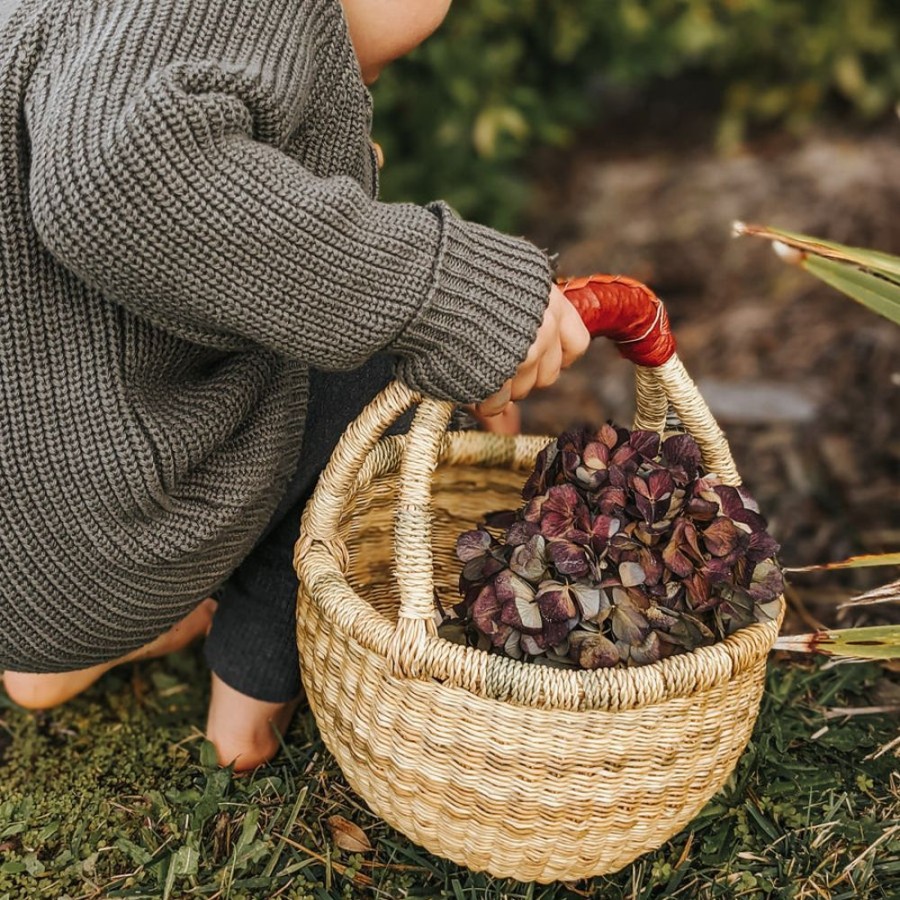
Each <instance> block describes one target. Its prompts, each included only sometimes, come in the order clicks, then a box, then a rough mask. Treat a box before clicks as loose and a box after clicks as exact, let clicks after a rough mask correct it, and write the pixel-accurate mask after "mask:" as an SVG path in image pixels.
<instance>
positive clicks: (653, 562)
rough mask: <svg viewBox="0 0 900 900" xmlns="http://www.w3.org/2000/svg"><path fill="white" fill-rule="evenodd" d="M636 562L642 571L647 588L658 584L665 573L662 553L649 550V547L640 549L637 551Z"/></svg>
mask: <svg viewBox="0 0 900 900" xmlns="http://www.w3.org/2000/svg"><path fill="white" fill-rule="evenodd" d="M637 561H638V562H639V563H640V564H641V568H642V569H643V570H644V584H645V585H648V586H649V585H654V584H659V582H660V581H661V579H662V577H663V575H664V574H665V571H666V569H665V566H664V565H663V559H662V553H661V552H660V551H659V550H651V549H650V548H649V547H641V549H640V550H638V559H637Z"/></svg>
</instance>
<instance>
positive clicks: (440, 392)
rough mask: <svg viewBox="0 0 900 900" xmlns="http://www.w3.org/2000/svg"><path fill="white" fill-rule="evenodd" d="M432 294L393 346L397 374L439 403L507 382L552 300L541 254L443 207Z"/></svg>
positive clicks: (463, 399) (471, 397)
mask: <svg viewBox="0 0 900 900" xmlns="http://www.w3.org/2000/svg"><path fill="white" fill-rule="evenodd" d="M427 208H428V209H429V210H430V211H431V212H432V213H434V214H435V215H436V216H437V217H438V218H439V219H440V221H441V239H440V243H439V247H438V253H437V258H436V264H435V269H434V276H433V287H432V292H431V296H430V297H429V298H428V299H427V300H426V302H425V303H424V304H423V306H422V308H421V310H420V312H419V314H418V315H417V316H416V317H415V318H414V319H413V321H412V322H410V324H409V325H407V326H406V328H405V329H404V330H403V332H402V333H401V334H400V336H399V337H398V338H397V339H396V340H395V341H394V342H393V343H392V345H391V348H390V349H391V351H392V352H394V353H396V354H397V355H399V356H401V357H402V359H401V361H400V362H399V364H398V366H397V376H398V377H399V378H400V379H402V380H403V381H404V382H405V383H406V384H407V385H409V386H410V387H411V388H413V389H414V390H419V391H422V392H423V393H425V394H427V395H429V396H431V397H437V398H439V399H442V400H454V401H456V402H457V403H473V402H477V401H479V400H483V399H484V398H485V397H487V396H488V395H490V394H492V393H493V392H494V391H496V390H498V389H499V388H500V387H501V385H502V384H503V383H504V382H505V381H506V380H507V379H508V378H511V377H512V376H513V374H514V373H515V371H516V369H517V367H518V365H519V363H521V362H522V360H524V359H525V357H526V355H527V353H528V348H529V347H530V346H531V344H532V343H533V342H534V339H535V336H536V334H537V330H538V328H539V327H540V324H541V321H542V320H543V317H544V310H545V309H546V307H547V302H548V298H549V294H550V284H551V273H550V263H549V260H548V259H547V256H546V254H545V253H544V252H543V251H541V250H539V249H538V248H537V247H535V246H534V244H531V243H530V242H529V241H526V240H523V239H522V238H515V237H510V236H509V235H505V234H502V233H501V232H498V231H494V230H493V229H490V228H486V227H485V226H483V225H477V224H475V223H474V222H466V221H463V220H462V219H460V218H459V217H458V216H457V215H456V214H455V213H454V212H453V210H452V209H451V208H450V207H449V206H448V205H447V204H446V203H443V202H437V203H432V204H431V205H430V206H428V207H427Z"/></svg>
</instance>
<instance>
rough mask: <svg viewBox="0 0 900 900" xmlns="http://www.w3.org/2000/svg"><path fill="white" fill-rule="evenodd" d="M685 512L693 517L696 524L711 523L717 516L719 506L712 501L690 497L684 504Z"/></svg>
mask: <svg viewBox="0 0 900 900" xmlns="http://www.w3.org/2000/svg"><path fill="white" fill-rule="evenodd" d="M684 509H685V512H686V513H687V514H688V515H690V516H693V518H694V519H696V520H697V521H698V522H712V520H713V519H714V518H715V517H716V516H717V515H718V514H719V504H718V503H713V501H712V500H704V499H703V497H698V496H695V497H691V499H690V500H688V501H687V503H685V506H684Z"/></svg>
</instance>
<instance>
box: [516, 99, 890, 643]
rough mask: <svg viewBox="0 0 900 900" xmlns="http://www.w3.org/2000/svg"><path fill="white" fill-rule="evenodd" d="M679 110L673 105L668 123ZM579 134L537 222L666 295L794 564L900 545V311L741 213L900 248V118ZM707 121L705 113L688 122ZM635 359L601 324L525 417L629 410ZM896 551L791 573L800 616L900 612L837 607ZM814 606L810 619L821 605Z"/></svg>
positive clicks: (555, 241)
mask: <svg viewBox="0 0 900 900" xmlns="http://www.w3.org/2000/svg"><path fill="white" fill-rule="evenodd" d="M663 124H665V123H663ZM669 125H670V126H671V128H670V129H668V130H667V131H666V132H665V141H663V139H662V138H661V136H660V133H659V132H658V131H657V132H656V133H646V134H642V133H639V134H634V133H629V140H628V141H627V142H622V141H621V140H614V139H610V138H609V137H608V136H607V135H600V136H598V138H597V140H596V142H592V141H582V142H581V145H580V148H579V150H578V151H577V152H576V153H575V154H574V157H573V155H572V154H570V155H569V156H568V157H567V158H566V166H565V167H564V168H562V167H559V168H557V167H555V166H554V165H553V161H552V160H550V161H546V160H545V161H542V163H541V165H542V168H545V169H550V170H551V171H550V172H549V173H546V172H545V174H544V176H543V178H542V184H543V187H542V193H541V197H540V199H539V202H538V204H537V207H538V208H540V209H542V210H547V209H552V210H553V211H554V212H553V215H552V216H551V217H547V216H546V215H543V216H541V217H535V220H534V221H535V224H534V227H533V228H532V229H531V236H532V237H535V238H537V239H538V240H539V241H541V243H542V245H544V246H547V247H550V248H552V249H554V250H556V251H558V252H559V270H560V273H561V274H566V275H576V274H589V273H591V272H604V271H605V272H616V273H623V274H628V275H632V276H634V277H637V278H639V279H641V280H643V281H645V282H647V283H648V284H649V285H650V286H651V287H653V288H654V290H656V292H657V293H658V294H659V295H660V296H661V297H662V298H663V299H664V301H665V302H666V306H667V309H668V311H669V316H670V319H671V321H672V325H673V330H674V332H675V335H676V338H677V341H678V348H679V354H680V356H681V358H682V360H683V361H684V363H685V365H686V366H687V368H688V371H689V372H690V373H691V374H692V376H693V377H694V378H695V380H697V382H698V384H699V386H700V389H701V392H702V393H703V395H704V396H705V398H706V399H707V402H708V403H709V404H710V406H711V407H712V409H713V412H714V413H715V415H716V418H717V419H718V421H719V423H720V424H721V426H722V427H723V429H724V430H725V432H726V435H727V437H728V440H729V443H730V445H731V448H732V451H733V452H734V455H735V458H736V461H737V464H738V467H739V469H740V471H741V473H742V475H743V477H744V479H745V482H746V483H747V485H748V486H749V487H750V489H751V491H752V492H753V493H754V495H755V496H756V497H757V499H758V501H759V502H760V505H761V507H762V511H763V512H764V514H766V516H767V517H768V519H769V522H770V527H771V530H772V532H773V533H774V534H775V536H776V537H777V538H778V539H779V540H780V541H781V544H782V550H781V561H782V563H783V564H784V565H788V566H796V565H807V564H812V563H818V562H825V561H828V560H837V559H840V558H843V557H845V556H848V555H851V554H854V553H863V552H865V553H874V552H880V551H886V550H897V549H900V480H898V470H900V465H898V463H900V328H898V327H896V326H894V325H892V324H891V323H890V322H888V321H887V320H885V319H882V318H880V317H878V316H876V315H874V314H873V313H870V312H869V311H868V310H866V309H864V308H862V307H860V306H858V305H857V304H855V303H854V302H853V301H851V300H850V299H849V298H846V297H844V296H843V295H841V294H838V293H837V292H835V291H833V290H831V289H829V288H827V287H825V286H824V285H821V284H820V283H819V282H817V281H816V280H815V279H813V278H812V277H811V276H809V275H807V274H806V273H805V272H803V271H802V270H799V269H795V268H792V267H789V266H787V265H785V264H784V263H782V262H780V261H779V260H778V259H777V258H776V256H775V255H774V254H773V253H772V251H771V249H770V247H769V246H768V245H767V244H765V243H763V242H760V241H758V240H756V239H751V238H740V239H734V238H732V237H731V224H732V222H733V221H734V220H735V219H740V220H744V221H747V222H755V223H760V224H768V225H774V226H780V227H783V228H787V229H790V230H794V231H799V232H803V233H807V234H813V235H817V236H820V237H824V238H828V239H831V240H835V241H839V242H842V243H848V244H855V245H857V246H867V247H872V248H878V249H881V250H884V251H887V252H892V253H897V254H900V217H898V215H897V210H898V209H900V141H898V137H900V123H891V124H888V125H886V126H883V127H882V128H880V129H878V130H875V131H870V132H867V133H861V132H860V131H859V130H858V129H857V130H856V131H852V130H850V131H848V130H845V129H843V128H842V129H840V130H837V129H835V128H834V127H832V129H830V130H822V131H819V132H816V133H813V134H809V135H807V136H805V137H803V138H802V139H796V138H794V139H788V138H785V137H783V136H775V137H771V138H768V139H766V140H761V141H759V142H758V143H757V144H751V145H750V146H748V147H747V148H745V149H744V150H743V151H742V152H741V153H739V154H735V155H730V156H722V155H717V154H716V153H715V152H714V151H713V150H712V149H711V147H710V142H709V141H708V140H707V139H706V138H705V137H704V138H702V139H701V140H699V141H692V139H691V138H690V137H689V136H680V135H681V134H682V130H680V129H679V128H678V123H677V117H672V121H671V122H669ZM684 131H685V132H690V131H691V129H690V128H687V129H684ZM633 408H634V407H633V386H632V378H631V370H630V366H629V364H628V363H626V362H624V361H623V360H621V359H620V358H619V357H618V355H617V353H616V352H615V350H614V349H613V348H612V347H611V346H609V345H603V344H601V343H597V344H596V345H594V346H592V348H591V350H590V351H589V353H588V355H587V356H586V357H585V358H584V359H583V360H581V361H580V362H579V363H578V364H577V365H576V366H575V367H573V369H572V370H570V371H569V372H567V373H566V374H565V375H564V377H563V378H562V379H561V380H560V382H559V384H558V385H557V386H555V387H554V388H553V389H551V390H547V391H543V392H541V393H540V394H539V395H536V396H534V397H533V398H529V400H527V401H526V402H525V403H524V404H523V419H524V427H525V429H526V430H528V431H534V432H539V433H540V432H550V433H555V432H558V431H559V430H561V429H562V428H564V427H565V426H566V425H568V424H570V423H572V422H573V421H578V420H580V421H591V422H600V421H602V420H603V419H605V418H610V417H611V418H613V419H615V420H617V421H621V422H628V421H630V418H631V416H632V414H633ZM896 577H897V573H896V570H891V569H878V570H867V571H861V570H857V571H854V572H850V573H824V574H823V573H817V574H815V575H796V576H793V577H792V584H791V595H790V596H791V599H792V600H793V603H792V607H793V609H792V616H791V618H789V620H788V622H787V623H786V626H785V630H786V631H799V630H809V629H808V627H806V626H815V625H816V624H818V623H824V624H826V625H829V626H833V625H835V624H842V625H849V624H851V622H853V623H859V624H871V623H873V622H875V621H885V620H891V621H900V611H897V610H895V611H894V612H891V611H890V610H887V608H886V607H875V608H874V612H873V608H869V609H868V611H867V612H866V613H864V614H863V615H860V614H859V613H856V614H854V617H853V618H852V619H851V618H850V617H849V615H848V613H846V612H841V611H837V610H836V609H835V607H836V604H837V602H839V601H840V600H842V599H846V598H847V597H848V596H849V595H850V594H852V593H855V592H857V591H858V590H859V589H861V588H865V587H870V586H873V585H876V584H884V583H886V582H887V581H889V580H893V579H894V578H896ZM804 622H805V624H804Z"/></svg>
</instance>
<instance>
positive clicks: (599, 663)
mask: <svg viewBox="0 0 900 900" xmlns="http://www.w3.org/2000/svg"><path fill="white" fill-rule="evenodd" d="M569 656H570V657H571V658H572V659H574V660H575V661H576V662H577V663H578V665H579V666H581V668H583V669H601V668H603V669H605V668H609V667H610V666H614V665H616V664H617V663H618V662H619V651H618V650H617V649H616V645H615V644H614V643H613V642H612V641H611V640H609V638H606V637H604V636H603V635H602V634H594V633H592V632H589V631H573V632H572V633H571V634H570V635H569Z"/></svg>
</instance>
